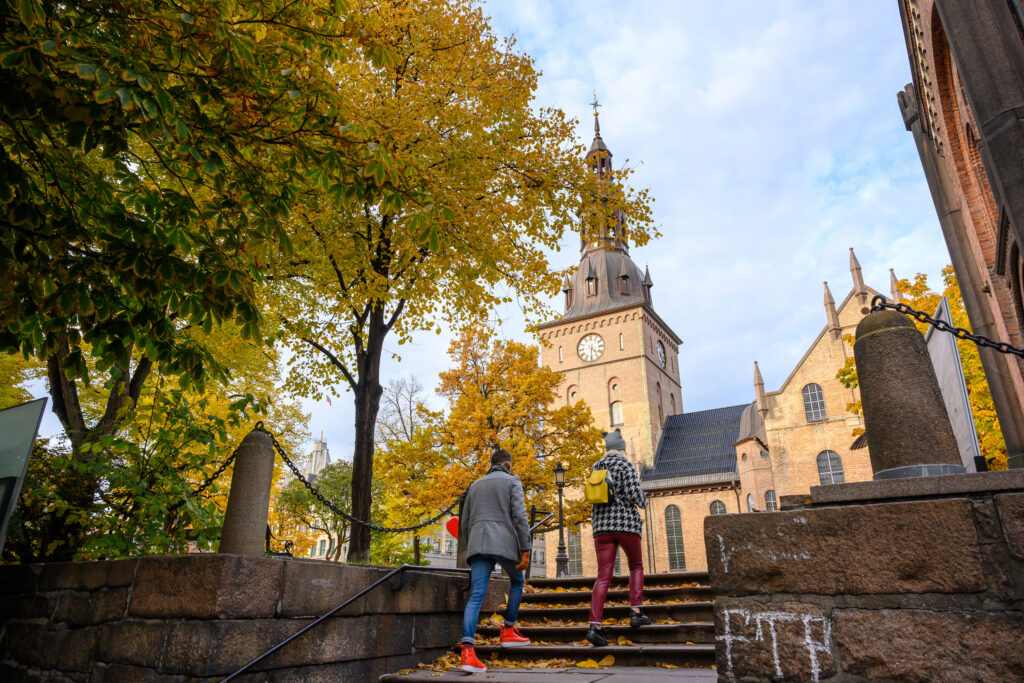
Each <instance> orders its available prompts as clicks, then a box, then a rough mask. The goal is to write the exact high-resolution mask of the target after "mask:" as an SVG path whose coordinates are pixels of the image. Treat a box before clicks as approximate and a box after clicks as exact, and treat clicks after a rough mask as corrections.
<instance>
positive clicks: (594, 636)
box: [587, 624, 608, 647]
mask: <svg viewBox="0 0 1024 683" xmlns="http://www.w3.org/2000/svg"><path fill="white" fill-rule="evenodd" d="M587 642H588V643H590V644H591V645H593V646H594V647H605V646H606V645H608V636H607V633H606V632H605V630H604V629H603V628H598V627H597V626H594V625H593V624H591V625H590V628H589V629H587Z"/></svg>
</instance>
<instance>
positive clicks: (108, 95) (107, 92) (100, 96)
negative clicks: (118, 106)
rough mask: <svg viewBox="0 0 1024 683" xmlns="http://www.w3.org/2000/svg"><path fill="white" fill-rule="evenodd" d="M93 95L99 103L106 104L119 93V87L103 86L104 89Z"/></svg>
mask: <svg viewBox="0 0 1024 683" xmlns="http://www.w3.org/2000/svg"><path fill="white" fill-rule="evenodd" d="M93 95H94V97H95V98H96V102H97V103H98V104H106V103H107V102H110V101H111V100H113V99H114V97H115V96H116V95H117V88H103V89H102V90H97V91H95V92H94V93H93Z"/></svg>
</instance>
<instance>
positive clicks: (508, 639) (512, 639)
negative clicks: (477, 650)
mask: <svg viewBox="0 0 1024 683" xmlns="http://www.w3.org/2000/svg"><path fill="white" fill-rule="evenodd" d="M500 640H501V646H502V647H523V646H524V645H529V644H530V639H529V638H527V637H526V636H524V635H523V634H522V633H520V632H519V629H517V628H516V627H515V626H505V627H504V628H502V629H501V638H500Z"/></svg>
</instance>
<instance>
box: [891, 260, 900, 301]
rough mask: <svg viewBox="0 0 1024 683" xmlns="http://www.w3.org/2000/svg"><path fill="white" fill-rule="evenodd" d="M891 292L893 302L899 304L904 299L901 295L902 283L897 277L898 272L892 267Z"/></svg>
mask: <svg viewBox="0 0 1024 683" xmlns="http://www.w3.org/2000/svg"><path fill="white" fill-rule="evenodd" d="M889 292H890V293H891V294H892V302H893V303H894V304H898V303H899V302H900V300H901V299H902V297H901V296H900V283H899V280H897V279H896V273H894V272H893V270H892V268H890V269H889Z"/></svg>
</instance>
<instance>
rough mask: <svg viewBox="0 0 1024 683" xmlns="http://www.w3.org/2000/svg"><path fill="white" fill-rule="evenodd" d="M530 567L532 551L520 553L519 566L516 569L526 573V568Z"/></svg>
mask: <svg viewBox="0 0 1024 683" xmlns="http://www.w3.org/2000/svg"><path fill="white" fill-rule="evenodd" d="M529 566H530V551H529V550H524V551H523V552H521V553H519V564H517V565H516V569H518V570H519V571H526V568H527V567H529Z"/></svg>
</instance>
